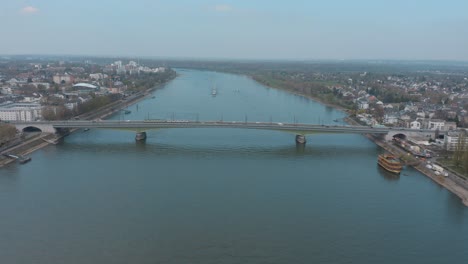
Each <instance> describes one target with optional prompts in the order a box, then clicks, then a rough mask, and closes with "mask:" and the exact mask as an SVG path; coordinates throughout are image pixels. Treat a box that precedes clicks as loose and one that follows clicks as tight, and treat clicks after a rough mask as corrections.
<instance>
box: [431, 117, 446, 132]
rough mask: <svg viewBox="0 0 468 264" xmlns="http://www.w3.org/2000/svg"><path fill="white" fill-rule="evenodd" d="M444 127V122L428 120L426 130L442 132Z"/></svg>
mask: <svg viewBox="0 0 468 264" xmlns="http://www.w3.org/2000/svg"><path fill="white" fill-rule="evenodd" d="M444 127H445V121H444V120H439V119H432V120H429V122H428V124H427V129H432V130H437V129H439V130H443V129H444Z"/></svg>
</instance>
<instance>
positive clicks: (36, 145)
mask: <svg viewBox="0 0 468 264" xmlns="http://www.w3.org/2000/svg"><path fill="white" fill-rule="evenodd" d="M172 80H173V79H171V80H170V81H172ZM170 81H169V82H170ZM165 84H166V83H164V84H159V85H157V86H154V87H152V88H150V89H147V90H145V91H142V92H138V93H136V94H134V95H131V96H129V97H127V98H126V99H125V100H119V101H116V102H113V103H110V104H108V105H105V106H103V107H101V108H99V109H96V110H95V111H93V112H91V113H85V114H82V115H80V116H79V117H78V118H80V119H84V120H92V119H104V118H107V117H109V116H111V115H113V114H115V113H116V112H118V111H121V110H122V109H125V108H127V107H128V106H130V105H134V104H136V103H138V102H140V101H142V100H144V99H147V98H149V97H151V96H153V92H155V91H156V90H158V89H160V88H161V87H163V86H164V85H165ZM74 131H76V130H72V131H70V133H73V132H74ZM67 135H69V133H68V134H65V135H57V134H48V133H41V134H40V135H38V136H35V137H33V138H30V139H28V140H26V141H24V142H22V143H21V144H18V145H15V146H13V147H11V148H8V149H5V150H3V151H2V152H1V153H0V168H1V167H3V166H6V165H8V164H11V163H14V162H16V160H14V159H11V158H7V157H5V156H4V155H3V154H5V153H9V154H13V155H16V156H26V155H29V154H31V153H33V152H34V151H37V150H39V149H42V148H44V147H46V146H48V145H50V144H53V143H52V142H58V141H60V140H62V139H63V138H64V137H66V136H67Z"/></svg>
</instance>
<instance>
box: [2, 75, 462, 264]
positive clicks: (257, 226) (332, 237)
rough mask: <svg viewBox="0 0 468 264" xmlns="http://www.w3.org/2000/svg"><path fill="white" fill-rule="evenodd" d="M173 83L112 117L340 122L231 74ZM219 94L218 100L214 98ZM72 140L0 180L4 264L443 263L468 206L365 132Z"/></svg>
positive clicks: (456, 246) (454, 254)
mask: <svg viewBox="0 0 468 264" xmlns="http://www.w3.org/2000/svg"><path fill="white" fill-rule="evenodd" d="M178 73H179V74H180V76H179V77H178V78H176V79H175V80H173V81H172V82H170V83H168V84H167V85H166V86H165V87H164V88H163V89H161V90H158V91H156V92H155V98H154V99H151V98H148V99H146V100H144V101H141V102H139V103H138V105H133V106H130V107H129V109H130V110H131V113H130V114H127V115H125V114H118V115H115V116H113V117H112V118H113V119H121V120H129V119H145V118H150V119H174V120H187V119H191V120H194V119H199V120H225V121H226V120H237V121H244V120H245V119H247V120H248V121H267V122H269V121H270V120H271V121H272V122H294V121H296V122H301V123H333V120H335V119H339V120H341V118H343V117H344V114H343V113H341V112H339V111H336V110H334V109H332V108H329V107H326V106H323V105H321V104H318V103H315V102H313V101H310V100H308V99H305V98H303V97H300V96H297V95H292V94H288V93H286V92H284V91H279V90H275V89H270V88H267V87H265V86H262V85H260V84H258V83H255V82H254V81H252V80H251V79H249V78H247V77H243V76H238V75H231V74H223V73H214V72H207V71H196V70H183V69H180V70H178ZM213 83H215V84H216V89H217V94H216V96H215V97H213V96H212V94H211V93H212V86H213ZM294 136H295V135H294V134H287V133H282V132H275V131H260V130H258V131H257V130H241V129H179V130H177V129H169V130H160V131H148V138H147V140H146V143H141V142H135V140H134V137H135V133H134V132H129V131H117V130H97V129H96V130H94V129H91V130H90V131H87V132H80V131H78V132H76V133H74V134H72V135H70V136H69V137H67V138H66V139H65V141H64V142H63V143H61V144H58V145H54V146H49V147H47V148H44V149H42V150H40V151H37V152H35V153H34V154H32V155H31V157H32V159H33V161H32V162H30V163H28V164H26V165H9V166H7V167H5V168H2V169H1V170H0V212H1V217H0V259H1V260H2V261H1V262H2V263H392V264H393V263H425V264H427V263H450V262H460V263H462V262H464V261H466V260H467V259H468V250H466V245H468V208H466V207H465V206H464V205H463V204H462V203H461V202H460V199H459V198H458V197H457V196H455V195H453V194H451V193H450V192H449V191H447V190H445V189H444V188H443V187H440V186H438V185H437V184H435V183H434V182H432V181H431V180H430V179H429V178H427V177H425V176H423V175H422V174H420V173H419V172H417V171H415V170H413V169H411V168H405V169H404V170H403V171H402V174H401V175H400V176H395V175H392V174H388V173H386V172H385V171H383V170H381V169H379V168H378V166H377V155H378V154H379V153H381V152H382V149H380V148H379V147H377V146H376V145H374V144H373V143H372V142H370V141H369V140H368V139H366V138H365V137H364V136H361V135H353V134H351V135H342V134H324V135H320V134H319V135H311V136H308V137H307V139H308V142H307V145H306V147H296V145H295V142H294Z"/></svg>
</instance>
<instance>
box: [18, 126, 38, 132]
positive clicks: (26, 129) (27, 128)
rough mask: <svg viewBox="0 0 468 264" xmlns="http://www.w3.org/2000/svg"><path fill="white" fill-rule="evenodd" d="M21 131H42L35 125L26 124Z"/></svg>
mask: <svg viewBox="0 0 468 264" xmlns="http://www.w3.org/2000/svg"><path fill="white" fill-rule="evenodd" d="M21 131H22V132H42V129H40V128H38V127H35V126H27V127H24V128H23V129H22V130H21Z"/></svg>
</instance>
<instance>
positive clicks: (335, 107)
mask: <svg viewBox="0 0 468 264" xmlns="http://www.w3.org/2000/svg"><path fill="white" fill-rule="evenodd" d="M246 76H247V77H249V78H250V79H252V80H253V81H255V82H257V83H259V84H261V85H264V86H267V87H270V88H273V89H278V90H281V91H285V92H287V93H290V94H294V95H298V96H302V97H304V98H307V99H310V100H313V101H315V102H317V103H320V104H322V105H324V106H327V107H332V108H334V109H336V110H339V111H342V112H345V113H348V112H349V111H350V109H348V108H345V107H343V106H342V105H339V104H336V103H331V102H327V101H326V100H324V99H323V98H319V97H317V96H313V95H310V94H304V93H300V92H297V91H293V90H291V89H287V88H284V87H280V86H271V85H268V84H267V83H264V82H262V81H260V80H258V79H257V78H255V76H254V75H246Z"/></svg>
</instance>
